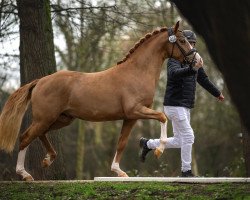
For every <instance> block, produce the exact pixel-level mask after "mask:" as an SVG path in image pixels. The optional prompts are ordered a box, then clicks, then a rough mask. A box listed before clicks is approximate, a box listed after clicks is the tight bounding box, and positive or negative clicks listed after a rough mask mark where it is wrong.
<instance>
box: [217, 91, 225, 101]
mask: <svg viewBox="0 0 250 200" xmlns="http://www.w3.org/2000/svg"><path fill="white" fill-rule="evenodd" d="M224 98H225V97H224V96H223V94H222V93H220V96H218V97H217V99H218V100H219V101H224Z"/></svg>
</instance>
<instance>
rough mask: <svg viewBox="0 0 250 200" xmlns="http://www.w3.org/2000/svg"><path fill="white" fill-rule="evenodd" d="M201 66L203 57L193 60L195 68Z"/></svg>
mask: <svg viewBox="0 0 250 200" xmlns="http://www.w3.org/2000/svg"><path fill="white" fill-rule="evenodd" d="M202 66H203V59H202V58H200V59H199V60H197V61H196V62H195V65H194V68H196V69H197V70H198V69H199V68H201V67H202Z"/></svg>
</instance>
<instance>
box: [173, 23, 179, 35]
mask: <svg viewBox="0 0 250 200" xmlns="http://www.w3.org/2000/svg"><path fill="white" fill-rule="evenodd" d="M179 25H180V21H178V22H176V24H175V26H174V34H176V33H177V31H178V28H179Z"/></svg>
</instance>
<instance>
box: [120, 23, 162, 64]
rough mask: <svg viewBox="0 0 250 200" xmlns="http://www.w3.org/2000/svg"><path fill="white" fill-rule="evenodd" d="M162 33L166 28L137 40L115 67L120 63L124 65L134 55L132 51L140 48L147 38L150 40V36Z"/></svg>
mask: <svg viewBox="0 0 250 200" xmlns="http://www.w3.org/2000/svg"><path fill="white" fill-rule="evenodd" d="M164 31H167V27H162V28H160V29H159V30H154V31H153V32H152V33H147V34H146V35H145V36H144V37H143V38H141V39H140V40H139V42H137V43H136V44H135V45H134V47H133V48H131V49H130V50H129V52H128V53H127V55H126V56H125V57H124V58H123V59H122V60H121V61H119V62H117V65H119V64H121V63H124V62H125V61H126V60H127V59H128V58H129V57H130V56H131V54H133V53H134V51H135V50H136V49H137V48H138V47H139V46H141V44H143V43H144V42H145V41H146V40H148V39H149V38H151V37H152V36H154V35H156V34H158V33H161V32H164Z"/></svg>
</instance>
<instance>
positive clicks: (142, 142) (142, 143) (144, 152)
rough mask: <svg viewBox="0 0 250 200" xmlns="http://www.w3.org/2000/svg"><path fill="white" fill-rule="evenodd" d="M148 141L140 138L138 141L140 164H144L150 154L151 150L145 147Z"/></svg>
mask: <svg viewBox="0 0 250 200" xmlns="http://www.w3.org/2000/svg"><path fill="white" fill-rule="evenodd" d="M147 142H148V139H146V138H143V137H141V139H140V148H141V150H140V155H139V156H140V160H141V162H145V160H146V156H147V154H148V152H150V151H151V150H152V149H149V148H148V146H147Z"/></svg>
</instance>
